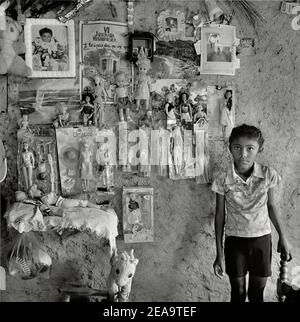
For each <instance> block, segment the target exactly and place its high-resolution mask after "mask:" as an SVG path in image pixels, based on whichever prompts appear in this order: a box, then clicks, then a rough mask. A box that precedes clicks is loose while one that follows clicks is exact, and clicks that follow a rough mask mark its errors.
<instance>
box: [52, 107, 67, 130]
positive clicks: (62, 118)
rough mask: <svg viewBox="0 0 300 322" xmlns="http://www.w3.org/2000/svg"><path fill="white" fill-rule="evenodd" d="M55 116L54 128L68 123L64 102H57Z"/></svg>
mask: <svg viewBox="0 0 300 322" xmlns="http://www.w3.org/2000/svg"><path fill="white" fill-rule="evenodd" d="M56 109H57V118H56V119H55V121H54V122H53V125H54V127H55V128H58V127H65V126H67V125H68V124H69V120H70V113H68V107H67V105H66V103H58V104H57V106H56Z"/></svg>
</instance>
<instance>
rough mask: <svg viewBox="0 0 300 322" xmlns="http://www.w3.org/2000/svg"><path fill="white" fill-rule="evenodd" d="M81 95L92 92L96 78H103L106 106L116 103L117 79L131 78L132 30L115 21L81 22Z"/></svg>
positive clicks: (124, 24)
mask: <svg viewBox="0 0 300 322" xmlns="http://www.w3.org/2000/svg"><path fill="white" fill-rule="evenodd" d="M79 50H80V61H81V72H80V75H81V80H80V83H81V93H83V92H87V91H89V90H92V88H93V81H92V78H93V76H95V75H100V76H102V78H103V82H104V87H105V92H106V103H113V98H114V88H115V82H114V76H115V74H116V73H117V72H119V71H123V72H125V73H126V74H127V75H128V79H129V78H130V64H129V62H128V60H127V55H128V26H127V24H126V23H119V22H111V21H89V22H83V21H81V22H80V48H79Z"/></svg>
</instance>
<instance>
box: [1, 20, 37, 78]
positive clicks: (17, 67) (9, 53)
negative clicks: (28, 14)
mask: <svg viewBox="0 0 300 322" xmlns="http://www.w3.org/2000/svg"><path fill="white" fill-rule="evenodd" d="M21 32H22V27H21V26H20V24H19V23H18V22H16V21H14V20H13V19H12V18H10V17H6V30H1V31H0V62H1V63H0V75H4V74H13V75H17V76H24V77H26V76H29V75H30V74H31V70H30V68H29V67H28V66H27V65H26V63H25V61H24V60H23V59H22V58H21V57H20V56H18V54H17V52H16V50H15V47H14V43H15V42H16V41H17V40H18V38H19V35H20V33H21Z"/></svg>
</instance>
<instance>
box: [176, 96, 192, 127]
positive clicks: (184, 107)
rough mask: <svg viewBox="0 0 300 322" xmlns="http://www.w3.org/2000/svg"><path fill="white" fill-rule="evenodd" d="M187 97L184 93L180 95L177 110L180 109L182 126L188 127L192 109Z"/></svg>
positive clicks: (190, 121)
mask: <svg viewBox="0 0 300 322" xmlns="http://www.w3.org/2000/svg"><path fill="white" fill-rule="evenodd" d="M188 99H189V95H188V94H187V93H185V92H183V93H181V94H180V97H179V100H180V103H179V108H180V117H181V122H182V124H183V125H189V124H191V123H192V107H191V104H190V103H189V102H188Z"/></svg>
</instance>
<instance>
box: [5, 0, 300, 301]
mask: <svg viewBox="0 0 300 322" xmlns="http://www.w3.org/2000/svg"><path fill="white" fill-rule="evenodd" d="M101 3H102V1H100V0H95V1H94V4H93V6H92V7H90V8H89V9H88V10H87V11H86V12H84V13H82V16H81V18H82V19H90V20H93V19H94V20H95V19H106V20H108V19H109V18H108V17H111V13H110V10H109V7H107V6H105V7H103V5H101ZM105 3H107V2H105ZM113 3H114V4H115V5H116V7H117V12H118V17H117V18H114V19H113V18H110V19H109V20H120V21H125V19H126V10H125V7H124V3H122V4H117V3H116V2H113ZM198 3H199V2H198V1H197V2H192V1H180V2H179V1H176V6H183V7H187V6H188V7H189V8H190V9H191V10H192V9H193V8H195V9H197V5H198ZM174 4H175V1H159V0H155V1H153V0H151V1H147V2H139V3H138V5H137V7H136V9H135V22H136V26H137V27H136V29H137V30H150V31H153V32H154V31H155V28H156V27H155V26H156V24H155V17H156V14H157V13H158V12H160V11H161V10H162V9H166V8H169V7H170V6H172V5H174ZM256 4H257V5H258V6H259V10H260V11H261V12H262V13H263V14H264V15H265V16H266V18H267V23H266V25H265V26H263V27H259V28H258V29H257V33H255V32H254V30H253V29H252V28H251V27H250V26H249V25H247V24H245V23H244V21H243V20H238V19H237V20H234V24H235V25H236V26H237V36H238V37H240V38H242V37H249V36H250V37H254V38H255V40H256V48H257V54H256V55H255V56H251V57H244V58H242V59H241V69H240V70H239V71H238V72H237V75H236V76H235V77H230V78H227V79H229V80H231V81H233V83H234V84H235V86H236V90H237V104H238V106H237V114H236V121H237V123H238V124H240V123H244V122H246V123H252V124H254V125H258V126H260V127H261V129H262V130H263V132H264V134H265V138H266V146H265V150H264V152H263V153H262V154H261V155H260V160H261V161H262V162H264V163H266V164H269V165H272V166H274V167H275V168H276V169H277V170H278V171H279V172H280V174H281V175H282V177H283V182H282V186H281V188H280V189H279V190H278V194H277V202H278V205H279V208H280V211H281V214H282V219H283V220H282V221H283V222H284V226H285V227H286V230H287V234H288V236H289V238H290V241H291V243H292V245H293V247H294V261H293V262H292V264H291V265H290V267H294V266H296V265H300V249H299V245H300V234H299V231H300V219H299V212H298V213H297V210H298V209H299V193H300V192H299V178H300V175H299V164H300V162H299V161H300V157H299V139H300V133H299V124H300V123H299V118H300V116H299V100H300V91H299V77H300V76H299V75H300V70H299V68H300V64H299V60H300V50H299V46H300V41H299V34H300V31H298V32H296V31H293V30H292V29H291V26H290V21H291V17H289V16H287V15H283V14H280V12H279V6H280V2H277V1H261V2H259V3H258V2H256ZM100 8H101V10H100ZM281 48H282V49H281ZM204 78H205V79H207V82H208V83H209V84H214V83H215V82H216V81H217V80H221V81H222V80H223V79H224V80H226V78H225V77H219V79H217V78H216V77H204ZM2 84H5V81H4V80H3V79H2ZM10 84H11V87H10V93H13V92H14V90H15V87H14V82H10ZM0 95H1V91H0ZM11 96H12V97H11V98H10V101H11V102H12V104H10V106H9V111H10V114H9V116H8V115H7V114H5V113H4V114H3V113H2V114H1V123H0V124H1V130H2V131H1V132H2V133H1V136H2V137H3V139H4V141H5V146H6V148H7V154H8V162H9V175H8V177H7V180H6V182H5V183H4V184H3V186H2V192H3V193H4V194H5V195H6V196H7V197H8V198H9V199H11V197H12V195H13V191H15V190H16V182H17V180H16V162H15V156H16V118H17V115H14V113H15V109H14V108H13V95H12V94H11ZM0 107H1V108H0V110H3V109H4V110H6V106H5V101H4V100H2V99H1V101H0ZM211 153H212V154H211V159H212V170H213V172H215V171H216V170H217V168H218V166H224V164H225V163H226V162H227V161H228V152H227V149H226V148H225V147H224V145H223V144H222V143H221V142H214V143H212V144H211ZM117 181H118V184H119V186H122V185H126V186H130V185H136V184H140V185H143V184H146V185H148V184H150V185H152V186H153V187H154V191H155V196H154V197H155V203H154V215H155V242H154V243H147V244H133V245H132V246H133V247H134V249H135V253H136V256H137V257H138V258H139V259H140V263H139V265H138V268H137V272H136V276H135V278H134V281H133V289H132V294H131V300H132V301H228V300H229V283H228V280H227V279H224V280H222V281H220V280H218V279H217V278H215V277H214V275H213V272H212V263H213V260H214V257H215V244H214V233H213V212H214V196H213V194H212V193H211V192H210V190H209V188H210V187H209V185H196V184H195V183H194V182H192V181H182V182H180V181H179V182H172V181H171V180H168V179H165V178H158V177H152V178H151V179H139V178H130V177H129V178H121V177H118V179H117ZM114 204H115V207H116V210H117V213H118V215H119V217H120V219H121V189H118V190H117V194H116V197H115V199H114ZM297 206H298V209H297ZM4 224H5V223H4V221H2V234H3V238H2V248H1V249H2V251H3V256H2V257H3V258H4V256H5V253H6V252H7V250H8V249H9V246H10V242H11V241H12V239H13V236H11V235H9V236H8V235H7V234H6V233H5V227H4ZM274 236H276V234H274ZM43 239H44V242H45V245H46V246H47V249H48V251H49V253H50V255H51V256H52V257H53V262H54V265H53V271H52V277H51V279H50V280H42V279H35V280H32V281H20V280H17V279H14V278H11V277H8V290H7V292H5V293H1V296H2V301H57V300H58V298H59V294H58V292H57V287H60V286H62V285H63V284H64V283H65V282H69V281H77V282H78V281H80V282H82V283H83V284H85V285H90V286H93V287H100V288H103V287H105V279H106V276H107V274H108V271H109V261H108V257H107V254H108V251H107V248H105V247H103V243H101V242H100V241H99V240H98V239H97V238H94V237H90V236H88V235H86V234H77V235H74V236H69V237H67V238H59V237H58V236H57V235H55V234H52V233H47V234H45V235H44V236H43ZM276 241H277V237H274V242H273V244H274V249H273V251H274V255H273V277H272V278H271V279H270V281H269V282H268V285H267V289H266V300H268V301H276V296H275V292H276V278H277V270H278V261H279V259H278V254H276V247H275V246H276ZM118 247H119V249H126V250H129V249H130V248H131V247H130V245H124V243H123V242H122V240H121V239H120V240H119V241H118Z"/></svg>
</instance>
